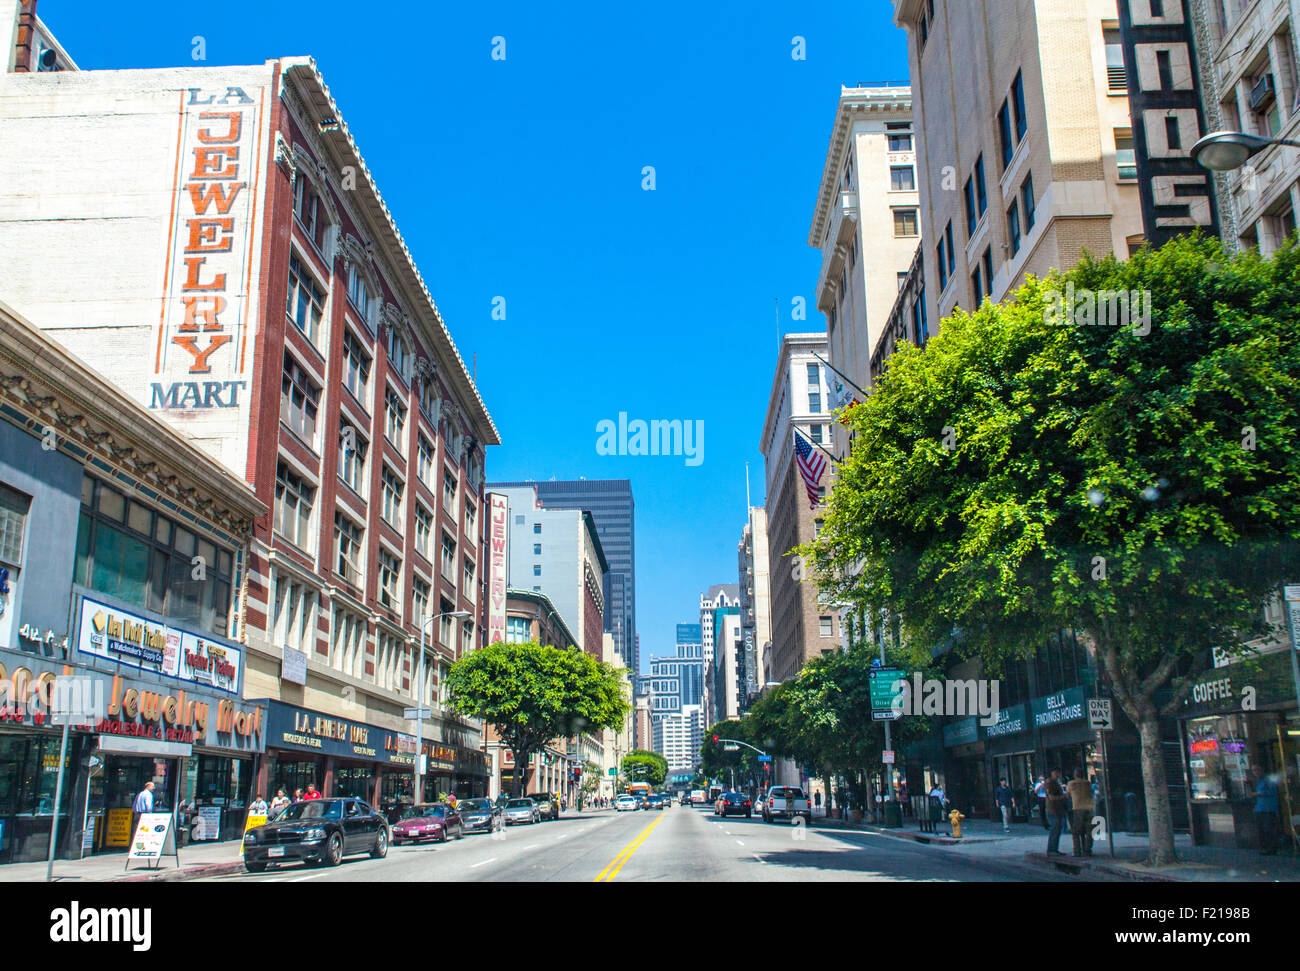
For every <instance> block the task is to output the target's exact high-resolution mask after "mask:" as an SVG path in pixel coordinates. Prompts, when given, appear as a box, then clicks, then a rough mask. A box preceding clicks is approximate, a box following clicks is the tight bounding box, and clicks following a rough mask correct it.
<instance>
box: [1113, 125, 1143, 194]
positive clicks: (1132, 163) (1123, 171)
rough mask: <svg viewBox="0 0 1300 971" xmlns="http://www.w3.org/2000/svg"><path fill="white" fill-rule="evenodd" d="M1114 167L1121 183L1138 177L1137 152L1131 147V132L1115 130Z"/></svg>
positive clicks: (1126, 129) (1120, 129)
mask: <svg viewBox="0 0 1300 971" xmlns="http://www.w3.org/2000/svg"><path fill="white" fill-rule="evenodd" d="M1115 165H1116V166H1117V168H1118V170H1119V178H1120V181H1121V182H1126V181H1132V180H1135V179H1136V178H1137V177H1138V170H1137V151H1136V149H1135V148H1134V146H1133V132H1132V130H1130V129H1128V128H1116V129H1115Z"/></svg>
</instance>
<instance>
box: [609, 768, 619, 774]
mask: <svg viewBox="0 0 1300 971" xmlns="http://www.w3.org/2000/svg"><path fill="white" fill-rule="evenodd" d="M609 774H610V775H618V769H610V770H609Z"/></svg>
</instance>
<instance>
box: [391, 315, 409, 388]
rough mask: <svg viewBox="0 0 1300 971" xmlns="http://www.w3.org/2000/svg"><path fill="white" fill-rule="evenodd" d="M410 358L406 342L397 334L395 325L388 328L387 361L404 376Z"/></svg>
mask: <svg viewBox="0 0 1300 971" xmlns="http://www.w3.org/2000/svg"><path fill="white" fill-rule="evenodd" d="M409 359H410V352H409V351H408V350H407V347H406V342H405V341H403V340H402V338H401V337H400V336H398V333H397V329H396V328H395V327H389V328H388V363H389V364H390V365H392V368H393V370H394V371H396V372H397V373H398V374H399V375H401V376H402V378H403V380H405V378H406V365H407V361H408V360H409Z"/></svg>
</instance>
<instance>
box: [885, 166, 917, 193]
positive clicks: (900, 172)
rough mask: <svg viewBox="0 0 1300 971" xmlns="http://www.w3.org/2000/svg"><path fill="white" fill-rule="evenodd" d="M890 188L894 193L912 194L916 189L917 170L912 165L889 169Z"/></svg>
mask: <svg viewBox="0 0 1300 971" xmlns="http://www.w3.org/2000/svg"><path fill="white" fill-rule="evenodd" d="M889 188H890V189H891V190H892V191H894V192H912V191H914V190H915V189H916V170H915V169H913V168H912V166H910V165H891V166H890V167H889Z"/></svg>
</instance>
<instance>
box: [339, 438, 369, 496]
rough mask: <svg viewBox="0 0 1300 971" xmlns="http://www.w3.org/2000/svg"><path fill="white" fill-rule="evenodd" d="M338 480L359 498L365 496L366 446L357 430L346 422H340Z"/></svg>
mask: <svg viewBox="0 0 1300 971" xmlns="http://www.w3.org/2000/svg"><path fill="white" fill-rule="evenodd" d="M340 424H341V426H342V432H341V434H340V435H339V478H340V479H342V480H343V483H344V484H345V485H346V486H347V487H348V488H349V489H351V490H352V491H353V492H355V493H356V494H357V495H359V496H363V495H365V488H366V451H367V444H366V442H365V441H364V440H362V438H361V437H360V435H358V434H357V430H356V429H355V428H353V427H352V426H351V425H349V424H348V423H347V422H340Z"/></svg>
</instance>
